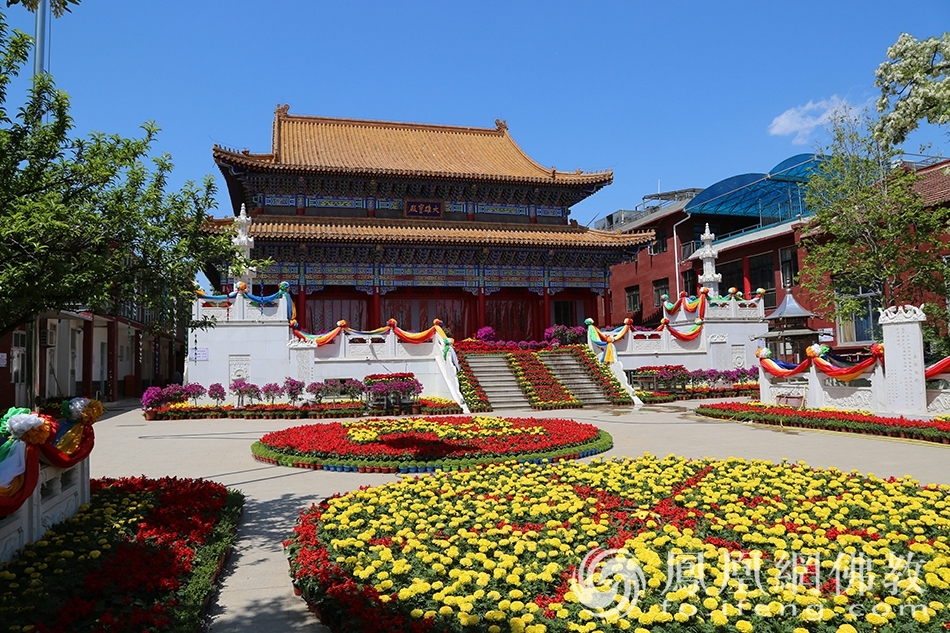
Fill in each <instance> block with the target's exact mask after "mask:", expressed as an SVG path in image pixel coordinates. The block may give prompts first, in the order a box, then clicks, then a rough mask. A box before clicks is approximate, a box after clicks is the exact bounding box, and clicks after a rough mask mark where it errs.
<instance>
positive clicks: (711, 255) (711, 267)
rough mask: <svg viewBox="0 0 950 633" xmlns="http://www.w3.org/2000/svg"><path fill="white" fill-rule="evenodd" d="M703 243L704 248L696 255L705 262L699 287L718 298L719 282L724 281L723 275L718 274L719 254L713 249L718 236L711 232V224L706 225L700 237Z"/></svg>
mask: <svg viewBox="0 0 950 633" xmlns="http://www.w3.org/2000/svg"><path fill="white" fill-rule="evenodd" d="M699 239H701V240H702V241H703V247H702V248H701V249H699V251H698V252H697V253H696V254H697V256H698V257H699V259H701V260H702V262H703V274H702V275H700V276H699V285H700V286H705V287H706V288H709V296H710V297H718V296H720V295H719V282H720V281H722V275H721V274H720V273H717V272H716V258H717V257H718V256H719V252H718V251H716V250H714V249H713V247H712V243H713V240H714V239H716V235H715V234H714V233H712V232H710V230H709V224H708V223H707V224H706V231H705V232H704V233H703V234H702V235H700V236H699Z"/></svg>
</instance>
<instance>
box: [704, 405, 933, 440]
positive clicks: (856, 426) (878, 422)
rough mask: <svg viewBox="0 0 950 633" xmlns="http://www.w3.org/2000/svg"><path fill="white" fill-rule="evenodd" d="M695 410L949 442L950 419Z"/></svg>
mask: <svg viewBox="0 0 950 633" xmlns="http://www.w3.org/2000/svg"><path fill="white" fill-rule="evenodd" d="M696 412H697V413H699V414H702V415H707V416H709V417H713V418H724V419H729V420H741V421H744V422H755V423H757V424H771V425H778V426H798V427H803V428H816V429H826V430H831V431H844V432H849V433H863V434H867V435H887V436H890V437H903V438H908V439H916V440H924V441H928V442H940V443H943V444H948V443H950V422H938V421H928V420H908V419H907V418H904V417H896V418H895V417H884V416H877V415H869V414H866V413H857V412H850V411H822V410H818V409H805V410H797V409H795V408H793V407H787V406H767V405H763V404H751V403H750V404H746V403H741V402H723V403H718V404H710V405H706V406H702V407H698V408H697V409H696Z"/></svg>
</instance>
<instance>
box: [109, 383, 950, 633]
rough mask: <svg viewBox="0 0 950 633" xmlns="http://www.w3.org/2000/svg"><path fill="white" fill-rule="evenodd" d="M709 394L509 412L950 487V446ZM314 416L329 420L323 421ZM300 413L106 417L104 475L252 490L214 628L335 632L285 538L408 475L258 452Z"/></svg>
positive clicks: (620, 437) (636, 440)
mask: <svg viewBox="0 0 950 633" xmlns="http://www.w3.org/2000/svg"><path fill="white" fill-rule="evenodd" d="M700 402H701V401H693V402H687V403H674V404H668V405H653V406H644V407H639V408H636V409H634V408H629V407H628V408H623V407H617V408H610V409H601V410H597V409H579V410H569V411H543V412H537V411H524V412H506V413H505V415H506V416H508V417H517V416H518V415H532V416H536V417H546V418H556V417H568V418H572V419H575V420H577V421H579V422H587V423H591V424H595V425H597V426H598V427H600V428H602V429H604V430H606V431H608V432H609V433H610V434H611V435H613V438H614V448H613V450H611V451H609V452H608V453H606V454H605V455H608V456H609V455H625V456H629V457H634V456H639V455H642V454H643V453H645V452H649V453H652V454H654V455H660V456H665V455H668V454H670V453H675V454H677V455H682V456H685V457H696V458H698V457H716V458H725V457H730V456H733V457H743V458H755V459H767V460H772V461H780V460H782V459H783V458H785V459H788V460H790V461H805V462H807V463H808V464H809V465H811V466H816V467H830V466H834V467H837V468H839V469H842V470H852V469H856V470H858V471H861V472H864V473H869V472H870V473H874V474H875V475H878V476H885V477H886V476H891V475H894V476H902V475H912V476H913V477H915V478H917V479H919V480H920V481H921V482H922V483H929V482H936V483H947V484H950V446H945V445H937V444H925V443H921V442H913V441H905V440H896V439H889V438H883V437H875V436H859V435H849V434H840V433H826V432H820V431H806V430H803V429H784V430H783V429H779V428H775V427H765V426H752V425H747V424H739V423H735V422H726V421H718V420H710V419H707V418H702V417H699V416H696V415H694V414H693V413H692V410H693V409H694V408H695V407H696V406H698V405H699V404H700ZM313 422H315V423H316V422H319V421H316V420H314V421H313ZM294 424H297V422H295V421H292V420H231V419H222V420H177V421H155V422H146V421H145V419H144V418H143V416H142V412H141V411H140V410H138V409H129V410H125V411H122V410H121V409H119V410H115V411H113V412H111V413H109V414H107V415H106V416H104V418H103V420H101V421H100V422H99V423H97V424H96V448H95V450H94V451H93V453H92V456H91V460H92V476H93V477H123V476H131V475H147V476H149V477H161V476H168V475H170V476H179V477H204V478H206V479H212V480H214V481H218V482H220V483H222V484H224V485H226V486H228V487H231V488H236V489H239V490H241V491H242V492H243V493H244V494H245V495H246V497H247V500H246V503H245V506H244V516H243V519H242V521H241V527H240V532H239V535H238V540H237V542H236V545H235V550H234V552H233V553H232V555H231V557H230V559H229V561H228V565H227V566H226V568H225V570H224V573H223V575H222V580H221V587H220V593H219V595H218V597H217V600H216V602H215V603H214V605H213V608H212V611H211V615H210V618H211V625H210V630H211V631H212V632H213V633H244V632H247V633H270V632H274V633H277V632H284V631H326V629H325V628H323V627H321V626H319V625H318V624H317V623H316V621H315V619H314V618H313V616H311V615H310V613H309V612H308V611H307V609H306V606H305V605H304V603H303V601H302V600H301V599H300V598H297V597H295V596H294V594H293V591H292V588H291V584H290V579H289V576H288V574H287V569H288V567H287V561H286V559H285V558H284V555H283V552H282V547H281V541H283V540H284V539H285V538H286V537H287V535H288V534H289V533H290V531H291V530H292V528H293V525H294V522H295V520H296V517H297V514H298V512H299V511H300V510H302V509H304V508H307V507H309V505H310V504H312V503H314V502H316V501H319V500H321V499H323V498H325V497H328V496H330V495H332V494H334V493H337V492H344V491H347V490H353V489H355V488H357V487H359V486H361V485H367V484H381V483H385V482H387V481H395V480H396V479H397V478H398V476H397V475H370V474H359V473H331V472H325V471H312V470H301V469H295V468H285V467H282V466H271V465H267V464H263V463H261V462H258V461H255V460H254V459H253V458H252V457H251V451H250V446H251V444H252V443H253V442H254V441H255V440H257V439H259V438H260V437H261V436H262V435H264V434H265V433H268V432H270V431H275V430H278V429H282V428H286V427H288V426H292V425H294Z"/></svg>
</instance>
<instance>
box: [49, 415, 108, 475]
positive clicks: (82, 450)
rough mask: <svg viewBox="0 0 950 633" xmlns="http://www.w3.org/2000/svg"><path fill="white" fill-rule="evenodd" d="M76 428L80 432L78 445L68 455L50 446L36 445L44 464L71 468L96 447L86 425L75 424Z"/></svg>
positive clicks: (89, 429) (90, 430)
mask: <svg viewBox="0 0 950 633" xmlns="http://www.w3.org/2000/svg"><path fill="white" fill-rule="evenodd" d="M76 427H78V428H79V429H80V432H81V435H80V439H79V443H78V444H77V445H76V447H75V448H73V450H72V451H71V452H69V453H67V452H65V451H62V450H61V449H60V448H59V447H58V446H53V445H51V444H37V447H38V448H39V449H40V455H41V456H42V457H43V461H44V462H46V463H48V464H50V465H52V466H56V467H57V468H71V467H73V466H75V465H76V464H78V463H79V462H81V461H82V460H84V459H86V458H87V457H89V453H91V452H92V449H93V447H94V446H95V445H96V434H95V432H94V431H93V430H92V426H90V425H88V424H77V425H76ZM76 427H74V428H76Z"/></svg>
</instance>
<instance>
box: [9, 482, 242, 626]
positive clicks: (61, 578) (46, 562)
mask: <svg viewBox="0 0 950 633" xmlns="http://www.w3.org/2000/svg"><path fill="white" fill-rule="evenodd" d="M91 488H92V499H91V502H90V504H88V505H86V506H83V507H82V508H80V511H79V512H78V513H77V514H76V515H75V517H74V518H73V519H72V520H71V521H68V522H66V523H63V524H60V525H58V526H55V527H53V528H52V529H51V530H50V531H48V532H47V533H46V534H45V535H44V537H43V539H42V540H39V541H37V542H36V543H33V544H31V545H30V546H29V547H28V548H27V549H26V550H25V551H24V552H22V553H21V554H20V556H19V557H18V558H16V559H14V560H13V561H12V562H10V563H9V564H7V565H0V621H2V622H4V623H5V624H7V623H9V624H10V625H11V627H13V626H14V625H15V626H16V628H11V629H10V630H24V631H26V630H30V627H33V628H32V630H34V631H36V632H38V633H58V632H64V631H80V630H82V631H86V630H88V631H96V632H115V633H123V632H125V631H170V630H195V629H196V628H197V627H198V626H199V625H200V624H201V622H202V613H203V609H204V602H205V599H206V598H207V596H209V595H210V593H211V591H212V590H213V584H212V583H213V581H214V577H215V576H216V574H217V572H218V571H219V558H220V559H221V560H223V555H224V554H225V552H226V551H227V549H228V548H229V547H230V544H231V542H232V541H233V538H234V537H233V529H234V528H235V527H236V525H237V519H238V515H239V511H240V504H241V501H242V497H241V496H240V494H239V493H229V492H228V490H227V489H226V488H225V487H224V486H222V485H220V484H217V483H214V482H209V481H203V480H194V479H177V478H163V479H157V480H156V479H145V478H138V477H136V478H127V479H99V480H93V481H92V482H91ZM3 578H6V579H8V580H12V581H13V582H11V583H4V582H3V580H2V579H3ZM21 578H22V580H21ZM17 581H19V582H17ZM25 582H28V583H29V584H21V583H25ZM27 587H29V588H31V589H33V588H37V589H36V590H34V591H23V589H26V588H27ZM18 589H19V590H18ZM4 590H6V591H4ZM5 630H6V629H5Z"/></svg>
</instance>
